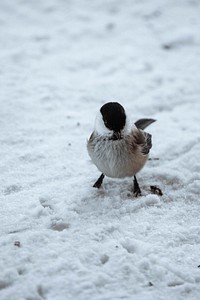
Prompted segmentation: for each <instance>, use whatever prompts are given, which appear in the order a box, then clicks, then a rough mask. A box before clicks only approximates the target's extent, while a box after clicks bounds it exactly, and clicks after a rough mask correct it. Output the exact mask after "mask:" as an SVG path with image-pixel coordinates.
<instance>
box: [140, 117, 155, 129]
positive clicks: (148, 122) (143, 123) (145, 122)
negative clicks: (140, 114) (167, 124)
mask: <svg viewBox="0 0 200 300" xmlns="http://www.w3.org/2000/svg"><path fill="white" fill-rule="evenodd" d="M155 121H156V120H155V119H139V120H137V121H136V122H135V125H136V127H137V128H138V129H142V130H143V129H145V128H146V127H147V126H149V125H151V124H152V123H154V122H155Z"/></svg>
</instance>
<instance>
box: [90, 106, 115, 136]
mask: <svg viewBox="0 0 200 300" xmlns="http://www.w3.org/2000/svg"><path fill="white" fill-rule="evenodd" d="M94 130H95V131H96V132H97V133H98V134H100V135H111V134H112V131H111V130H109V129H108V128H107V127H106V126H105V124H104V121H103V118H102V114H101V113H100V111H99V112H98V113H97V116H96V119H95V123H94Z"/></svg>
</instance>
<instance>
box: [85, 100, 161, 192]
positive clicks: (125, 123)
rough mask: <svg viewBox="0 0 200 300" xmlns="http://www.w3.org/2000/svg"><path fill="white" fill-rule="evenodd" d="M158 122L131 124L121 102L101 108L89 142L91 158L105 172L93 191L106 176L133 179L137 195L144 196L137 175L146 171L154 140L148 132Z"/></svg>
mask: <svg viewBox="0 0 200 300" xmlns="http://www.w3.org/2000/svg"><path fill="white" fill-rule="evenodd" d="M155 121H156V120H155V119H147V118H144V119H139V120H138V121H136V122H135V123H133V122H131V121H130V119H129V116H128V115H127V113H126V111H125V109H124V107H123V106H122V105H121V104H120V103H118V102H107V103H105V104H104V105H103V106H102V107H101V108H100V110H99V111H98V113H97V115H96V119H95V125H94V131H93V132H92V134H91V136H90V138H89V139H88V141H87V150H88V154H89V156H90V158H91V160H92V162H93V163H94V164H95V165H96V167H97V168H98V170H99V171H100V172H101V175H100V177H99V178H98V179H97V181H96V182H95V183H94V185H93V187H95V188H100V187H101V185H102V183H103V180H104V177H105V176H107V177H111V178H125V177H133V178H134V180H133V194H134V195H135V197H138V196H141V189H140V186H139V183H138V181H137V178H136V174H137V173H138V172H139V171H140V170H141V169H142V168H143V167H144V165H145V163H146V161H147V160H148V157H149V152H150V149H151V147H152V136H151V134H149V133H147V132H145V131H144V129H145V128H146V127H147V126H149V125H150V124H152V123H153V122H155Z"/></svg>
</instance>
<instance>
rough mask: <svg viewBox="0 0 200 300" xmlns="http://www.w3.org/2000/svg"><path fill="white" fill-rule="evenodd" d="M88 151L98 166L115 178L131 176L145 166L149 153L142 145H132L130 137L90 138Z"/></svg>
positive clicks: (107, 174) (104, 172)
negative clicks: (143, 150)
mask: <svg viewBox="0 0 200 300" xmlns="http://www.w3.org/2000/svg"><path fill="white" fill-rule="evenodd" d="M87 148H88V153H89V155H90V157H91V159H92V161H93V163H94V164H95V165H96V166H97V168H98V169H99V170H100V171H101V172H102V173H103V174H104V175H106V176H108V177H113V178H124V177H130V176H133V175H134V174H136V173H137V172H139V171H140V170H141V169H142V167H143V166H144V164H145V162H146V160H147V158H148V155H144V154H142V152H141V150H140V147H132V145H131V141H130V140H129V138H126V139H120V140H109V139H106V138H102V137H93V138H90V140H89V141H88V144H87Z"/></svg>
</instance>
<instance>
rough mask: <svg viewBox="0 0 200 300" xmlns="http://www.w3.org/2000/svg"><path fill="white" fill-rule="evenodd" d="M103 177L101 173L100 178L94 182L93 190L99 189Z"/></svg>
mask: <svg viewBox="0 0 200 300" xmlns="http://www.w3.org/2000/svg"><path fill="white" fill-rule="evenodd" d="M104 177H105V175H104V174H103V173H102V174H101V176H100V177H99V178H98V179H97V181H96V182H95V184H94V185H93V187H95V188H98V189H99V188H100V187H101V185H102V182H103V179H104Z"/></svg>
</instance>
